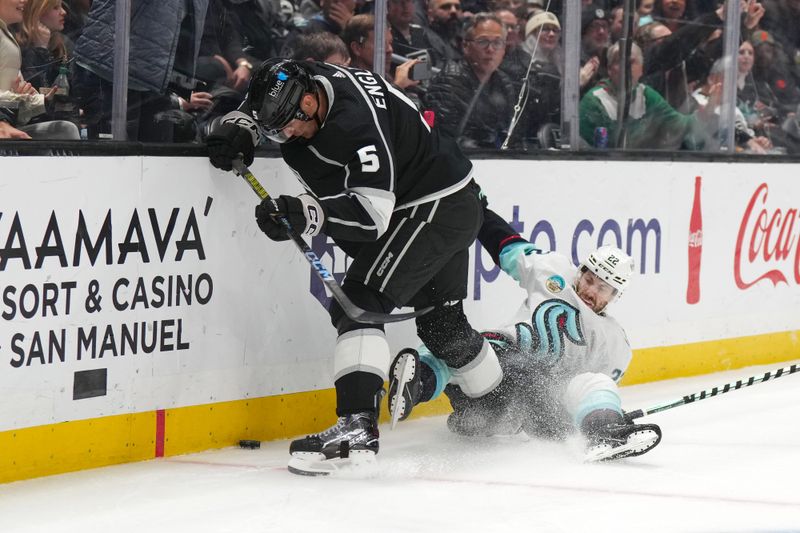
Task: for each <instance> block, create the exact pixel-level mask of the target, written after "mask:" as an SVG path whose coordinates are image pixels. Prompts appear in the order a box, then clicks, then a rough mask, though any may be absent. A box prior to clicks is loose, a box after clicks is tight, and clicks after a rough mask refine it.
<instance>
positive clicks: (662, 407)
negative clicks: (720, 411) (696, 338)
mask: <svg viewBox="0 0 800 533" xmlns="http://www.w3.org/2000/svg"><path fill="white" fill-rule="evenodd" d="M795 372H800V366H798V365H792V366H789V367H786V368H779V369H778V370H775V371H774V372H773V371H770V372H767V373H766V374H764V375H762V376H752V377H750V378H747V379H740V380H739V381H736V382H735V383H726V384H725V385H723V386H721V387H714V388H713V389H710V390H708V389H707V390H703V391H700V392H695V393H693V394H689V395H687V396H684V397H683V398H681V399H679V400H674V401H671V402H666V403H662V404H659V405H656V406H653V407H649V408H647V409H637V410H636V411H631V412H630V413H625V418H627V419H628V420H635V419H636V418H641V417H643V416H647V415H652V414H654V413H660V412H661V411H666V410H667V409H672V408H673V407H680V406H681V405H686V404H687V403H693V402H696V401H699V400H705V399H706V398H711V397H712V396H718V395H720V394H725V393H726V392H730V391H733V390H739V389H743V388H745V387H749V386H750V385H755V384H756V383H761V382H764V381H767V380H770V379H777V378H779V377H781V376H788V375H789V374H794V373H795Z"/></svg>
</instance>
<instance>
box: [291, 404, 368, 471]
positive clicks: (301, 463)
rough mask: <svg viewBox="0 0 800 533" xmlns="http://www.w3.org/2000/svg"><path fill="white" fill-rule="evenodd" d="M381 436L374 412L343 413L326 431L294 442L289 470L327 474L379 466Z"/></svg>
mask: <svg viewBox="0 0 800 533" xmlns="http://www.w3.org/2000/svg"><path fill="white" fill-rule="evenodd" d="M378 436H379V435H378V423H377V416H376V415H375V414H374V413H370V412H362V413H355V414H352V415H347V416H340V417H339V420H338V421H337V422H336V424H335V425H333V426H332V427H330V428H328V429H326V430H325V431H323V432H321V433H315V434H313V435H309V436H307V437H305V438H302V439H297V440H295V441H293V442H292V444H291V445H290V447H289V453H290V454H291V455H292V458H291V459H290V460H289V472H292V473H293V474H298V475H304V476H325V475H330V474H334V473H342V472H345V471H354V470H366V469H369V468H370V467H372V466H374V465H375V454H377V453H378Z"/></svg>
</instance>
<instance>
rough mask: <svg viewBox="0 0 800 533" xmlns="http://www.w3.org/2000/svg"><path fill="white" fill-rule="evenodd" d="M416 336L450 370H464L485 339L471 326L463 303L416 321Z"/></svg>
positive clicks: (436, 310)
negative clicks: (463, 367) (462, 368)
mask: <svg viewBox="0 0 800 533" xmlns="http://www.w3.org/2000/svg"><path fill="white" fill-rule="evenodd" d="M417 335H418V336H419V338H420V339H422V342H423V343H425V346H427V347H428V349H429V350H430V351H431V352H433V353H434V354H435V355H436V357H438V358H439V359H441V360H442V361H444V362H445V363H447V366H449V367H451V368H461V367H462V366H464V365H466V364H467V363H469V362H470V361H472V360H473V359H474V358H475V357H476V356H477V355H478V354H479V353H480V351H481V347H482V346H483V337H482V336H481V335H480V333H478V332H477V331H475V330H474V329H473V328H472V326H471V325H470V323H469V321H468V320H467V316H466V315H465V314H464V309H463V306H462V303H461V302H460V301H459V302H458V303H456V304H453V305H445V306H438V307H436V308H434V309H433V311H431V312H430V313H428V314H426V315H423V316H421V317H419V318H417Z"/></svg>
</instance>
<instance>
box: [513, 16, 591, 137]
mask: <svg viewBox="0 0 800 533" xmlns="http://www.w3.org/2000/svg"><path fill="white" fill-rule="evenodd" d="M525 33H526V35H527V37H526V39H525V45H524V47H525V50H526V51H529V52H530V53H532V54H533V61H532V63H531V69H530V74H529V76H528V98H527V101H526V103H525V111H524V117H525V120H524V122H523V124H522V131H521V134H522V135H523V136H524V138H525V139H526V142H527V143H530V142H531V140H532V139H538V133H539V130H540V129H541V128H542V126H544V125H545V124H560V123H561V78H562V76H563V70H564V64H563V54H562V50H561V45H560V44H559V38H560V37H561V23H560V22H559V21H558V17H556V16H555V15H554V14H553V13H550V12H547V11H543V12H541V13H538V14H536V15H534V16H532V17H531V18H530V19H529V20H528V23H527V24H526V25H525ZM530 57H531V56H528V58H530ZM526 68H527V65H526ZM591 69H592V62H591V61H590V62H588V63H587V65H585V66H584V67H583V68H582V70H588V71H590V72H591V73H593V72H594V71H593V70H591ZM590 77H591V76H590Z"/></svg>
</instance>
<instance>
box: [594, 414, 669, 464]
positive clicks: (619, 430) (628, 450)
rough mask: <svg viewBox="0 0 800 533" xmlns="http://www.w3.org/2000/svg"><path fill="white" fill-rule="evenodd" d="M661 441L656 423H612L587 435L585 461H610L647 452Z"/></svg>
mask: <svg viewBox="0 0 800 533" xmlns="http://www.w3.org/2000/svg"><path fill="white" fill-rule="evenodd" d="M659 442H661V428H660V427H658V426H657V425H656V424H625V423H619V424H618V423H612V424H608V425H606V426H603V427H601V428H598V430H597V431H596V432H595V433H594V434H592V435H591V436H589V437H587V449H586V456H585V461H586V462H590V463H594V462H597V461H610V460H613V459H622V458H624V457H634V456H637V455H642V454H643V453H647V452H649V451H650V450H652V449H653V448H655V447H656V446H657V445H658V443H659Z"/></svg>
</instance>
